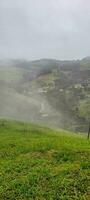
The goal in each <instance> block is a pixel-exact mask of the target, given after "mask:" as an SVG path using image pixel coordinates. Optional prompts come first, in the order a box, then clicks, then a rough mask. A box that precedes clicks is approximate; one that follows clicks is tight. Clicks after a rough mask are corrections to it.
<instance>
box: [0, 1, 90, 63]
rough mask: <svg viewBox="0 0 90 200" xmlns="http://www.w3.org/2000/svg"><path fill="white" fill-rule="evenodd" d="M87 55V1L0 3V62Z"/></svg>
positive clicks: (89, 27)
mask: <svg viewBox="0 0 90 200" xmlns="http://www.w3.org/2000/svg"><path fill="white" fill-rule="evenodd" d="M89 52H90V1H89V0H86V1H85V0H75V1H72V0H63V1H62V0H0V59H5V58H25V59H29V60H32V59H39V58H43V57H44V58H56V59H78V58H82V57H85V56H88V54H89Z"/></svg>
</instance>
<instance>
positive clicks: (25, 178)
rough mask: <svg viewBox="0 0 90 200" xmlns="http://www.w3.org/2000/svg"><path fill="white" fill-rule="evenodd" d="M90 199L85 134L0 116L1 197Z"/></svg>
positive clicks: (19, 199) (88, 148)
mask: <svg viewBox="0 0 90 200" xmlns="http://www.w3.org/2000/svg"><path fill="white" fill-rule="evenodd" d="M7 199H10V200H89V199H90V141H89V140H87V137H86V135H81V134H75V133H72V132H67V131H64V130H51V129H49V128H45V127H40V126H37V125H34V124H28V123H21V122H16V121H5V120H0V200H7Z"/></svg>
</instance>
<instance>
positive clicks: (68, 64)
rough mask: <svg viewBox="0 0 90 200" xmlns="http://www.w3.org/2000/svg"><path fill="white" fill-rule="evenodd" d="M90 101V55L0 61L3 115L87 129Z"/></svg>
mask: <svg viewBox="0 0 90 200" xmlns="http://www.w3.org/2000/svg"><path fill="white" fill-rule="evenodd" d="M89 102H90V60H89V57H87V58H84V59H82V60H72V61H59V60H55V59H41V60H35V61H27V60H1V61H0V117H5V118H13V119H19V120H23V121H32V122H36V123H39V124H46V125H47V126H53V127H61V128H65V129H69V130H74V131H87V130H88V123H89V113H88V112H87V110H89V106H90V103H89ZM86 105H87V106H86ZM86 109H87V110H86ZM86 113H88V116H87V114H86Z"/></svg>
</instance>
